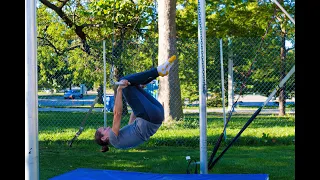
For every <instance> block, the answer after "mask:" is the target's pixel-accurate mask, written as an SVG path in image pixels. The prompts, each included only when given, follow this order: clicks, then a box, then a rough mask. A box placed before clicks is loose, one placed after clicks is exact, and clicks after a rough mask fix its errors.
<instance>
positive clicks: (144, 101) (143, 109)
mask: <svg viewBox="0 0 320 180" xmlns="http://www.w3.org/2000/svg"><path fill="white" fill-rule="evenodd" d="M175 59H176V57H175V56H172V57H171V58H170V59H168V60H167V61H166V62H165V63H163V64H162V65H160V66H158V67H157V68H152V69H150V70H147V71H144V72H140V73H135V74H130V75H127V76H124V77H122V78H121V80H122V79H126V80H128V81H129V82H130V86H128V87H126V88H124V89H123V95H124V97H125V99H126V100H127V102H128V104H129V105H130V107H131V108H132V111H133V113H134V114H135V116H136V117H141V118H143V119H145V120H147V121H150V120H152V121H153V122H156V123H161V122H162V120H163V117H164V112H163V107H162V105H161V104H160V103H159V102H158V101H157V100H156V99H155V98H153V97H152V96H151V95H150V94H148V93H147V92H145V91H144V90H143V89H142V88H141V87H140V86H139V85H140V84H147V83H149V82H150V81H152V80H154V79H155V78H157V77H158V76H159V75H160V76H166V75H168V73H169V70H170V68H171V66H172V65H173V61H174V60H175Z"/></svg>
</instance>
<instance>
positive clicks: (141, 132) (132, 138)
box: [95, 55, 176, 152]
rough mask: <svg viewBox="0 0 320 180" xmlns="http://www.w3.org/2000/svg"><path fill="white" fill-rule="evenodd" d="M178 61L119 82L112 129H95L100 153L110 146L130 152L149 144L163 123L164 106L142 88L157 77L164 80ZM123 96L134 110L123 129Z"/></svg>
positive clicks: (166, 63) (128, 76)
mask: <svg viewBox="0 0 320 180" xmlns="http://www.w3.org/2000/svg"><path fill="white" fill-rule="evenodd" d="M175 60H176V56H175V55H173V56H171V57H170V58H169V59H168V60H167V61H166V62H165V63H163V64H162V65H160V66H158V67H157V68H151V69H150V70H147V71H144V72H140V73H135V74H130V75H127V76H125V77H122V78H121V79H120V82H121V85H119V86H118V88H117V95H116V98H115V104H114V108H113V109H114V110H113V113H114V116H113V124H112V128H111V127H100V128H98V129H97V130H96V133H95V141H96V143H97V144H99V145H100V146H102V149H101V151H102V152H106V151H108V150H109V147H108V145H112V146H113V147H115V148H118V149H129V148H134V147H137V146H138V145H140V144H142V143H144V142H146V141H148V140H149V139H150V137H151V136H152V135H154V134H155V133H156V132H157V130H158V129H159V127H160V126H161V124H162V121H163V120H164V110H163V107H162V105H161V104H160V103H159V101H157V100H156V99H155V98H154V97H152V96H151V95H150V94H148V93H147V92H146V91H145V90H143V89H142V87H141V86H142V85H145V84H148V83H149V82H151V81H152V80H154V79H156V78H157V77H158V76H161V77H164V76H166V75H168V74H169V70H170V68H171V67H172V65H173V62H174V61H175ZM122 95H124V97H125V99H126V101H127V102H128V104H129V106H130V107H131V109H132V113H131V115H130V119H129V123H128V125H126V126H124V127H122V128H121V129H120V124H121V117H122Z"/></svg>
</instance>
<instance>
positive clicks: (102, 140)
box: [94, 127, 111, 152]
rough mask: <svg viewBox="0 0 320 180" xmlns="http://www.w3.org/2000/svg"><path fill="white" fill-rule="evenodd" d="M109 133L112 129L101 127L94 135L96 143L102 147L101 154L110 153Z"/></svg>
mask: <svg viewBox="0 0 320 180" xmlns="http://www.w3.org/2000/svg"><path fill="white" fill-rule="evenodd" d="M109 131H111V128H110V127H99V128H98V129H97V130H96V133H95V135H94V139H95V141H96V143H97V144H99V145H100V146H102V148H101V152H106V151H109V147H108V145H109Z"/></svg>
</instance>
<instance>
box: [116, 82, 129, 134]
mask: <svg viewBox="0 0 320 180" xmlns="http://www.w3.org/2000/svg"><path fill="white" fill-rule="evenodd" d="M121 82H122V83H123V84H124V85H120V86H118V89H117V95H116V98H115V101H114V107H113V124H112V131H113V132H114V133H115V134H116V135H117V136H118V134H119V130H120V125H121V117H122V108H123V107H122V89H123V88H126V87H127V86H128V84H129V83H128V80H121Z"/></svg>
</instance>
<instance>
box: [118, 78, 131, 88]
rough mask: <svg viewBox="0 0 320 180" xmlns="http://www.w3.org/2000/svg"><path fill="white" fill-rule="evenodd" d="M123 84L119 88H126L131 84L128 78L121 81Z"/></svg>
mask: <svg viewBox="0 0 320 180" xmlns="http://www.w3.org/2000/svg"><path fill="white" fill-rule="evenodd" d="M120 82H121V83H122V84H121V85H119V86H118V89H123V88H126V87H127V86H128V85H130V83H129V81H128V80H126V79H123V80H121V81H120Z"/></svg>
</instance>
